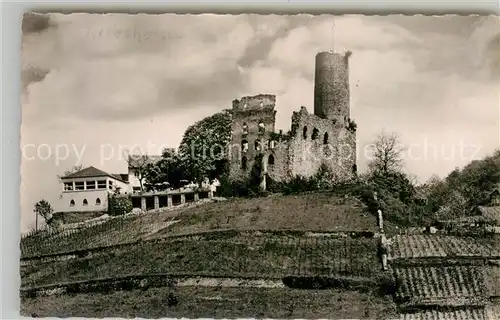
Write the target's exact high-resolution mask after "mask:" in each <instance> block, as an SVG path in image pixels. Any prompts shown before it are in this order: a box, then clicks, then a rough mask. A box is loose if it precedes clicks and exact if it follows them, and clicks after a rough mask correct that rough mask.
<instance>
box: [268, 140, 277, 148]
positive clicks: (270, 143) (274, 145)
mask: <svg viewBox="0 0 500 320" xmlns="http://www.w3.org/2000/svg"><path fill="white" fill-rule="evenodd" d="M275 147H276V141H274V140H271V141H269V149H274V148H275Z"/></svg>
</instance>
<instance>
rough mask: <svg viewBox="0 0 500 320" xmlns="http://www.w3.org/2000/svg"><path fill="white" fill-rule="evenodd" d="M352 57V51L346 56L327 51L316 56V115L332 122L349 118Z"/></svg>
mask: <svg viewBox="0 0 500 320" xmlns="http://www.w3.org/2000/svg"><path fill="white" fill-rule="evenodd" d="M350 55H351V52H350V51H347V52H346V53H344V54H341V53H336V52H328V51H325V52H320V53H318V54H317V55H316V70H315V80H314V114H315V115H317V116H319V117H321V118H324V119H332V120H333V119H337V120H343V119H346V118H349V116H350V110H349V109H350V106H349V57H350Z"/></svg>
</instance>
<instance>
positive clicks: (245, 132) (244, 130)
mask: <svg viewBox="0 0 500 320" xmlns="http://www.w3.org/2000/svg"><path fill="white" fill-rule="evenodd" d="M247 133H248V125H247V124H246V123H243V134H247Z"/></svg>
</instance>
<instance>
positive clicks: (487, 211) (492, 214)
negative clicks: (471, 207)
mask: <svg viewBox="0 0 500 320" xmlns="http://www.w3.org/2000/svg"><path fill="white" fill-rule="evenodd" d="M478 209H479V212H481V215H482V216H483V217H485V218H486V219H487V220H490V221H493V222H494V223H495V224H497V225H500V206H496V207H483V206H479V207H478Z"/></svg>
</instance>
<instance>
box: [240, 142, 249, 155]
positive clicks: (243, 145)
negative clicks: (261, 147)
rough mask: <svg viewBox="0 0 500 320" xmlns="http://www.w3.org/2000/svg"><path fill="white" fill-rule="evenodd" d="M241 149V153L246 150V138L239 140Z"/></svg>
mask: <svg viewBox="0 0 500 320" xmlns="http://www.w3.org/2000/svg"><path fill="white" fill-rule="evenodd" d="M241 150H242V151H243V153H245V152H247V151H248V141H247V140H243V141H241Z"/></svg>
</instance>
